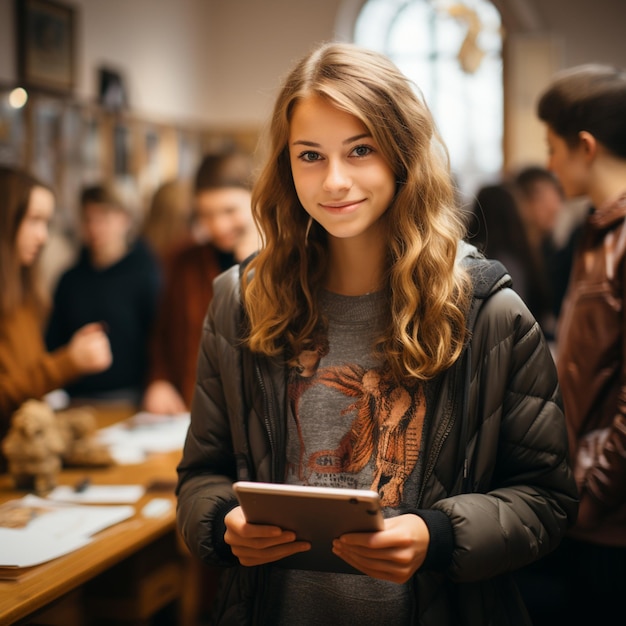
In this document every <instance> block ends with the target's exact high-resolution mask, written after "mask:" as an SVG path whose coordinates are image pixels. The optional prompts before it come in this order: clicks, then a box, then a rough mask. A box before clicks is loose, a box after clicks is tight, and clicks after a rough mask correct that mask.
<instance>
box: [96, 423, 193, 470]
mask: <svg viewBox="0 0 626 626" xmlns="http://www.w3.org/2000/svg"><path fill="white" fill-rule="evenodd" d="M189 421H190V418H189V413H181V414H178V415H157V414H156V413H147V412H145V411H142V412H140V413H137V414H135V415H133V416H132V417H130V418H129V419H127V420H124V421H123V422H118V423H117V424H113V425H112V426H108V427H107V428H102V429H100V430H99V431H98V439H99V440H100V441H101V442H102V443H104V444H106V445H108V447H109V451H110V452H111V455H112V456H113V458H114V459H115V460H116V462H117V463H119V464H121V465H124V464H131V463H141V462H142V461H143V460H144V459H145V456H146V454H149V453H151V452H172V451H175V450H180V449H182V447H183V445H184V443H185V437H186V436H187V430H188V428H189Z"/></svg>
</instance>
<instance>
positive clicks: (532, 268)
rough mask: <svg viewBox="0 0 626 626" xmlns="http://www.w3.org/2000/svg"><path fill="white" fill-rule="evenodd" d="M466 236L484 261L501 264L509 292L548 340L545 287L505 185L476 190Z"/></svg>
mask: <svg viewBox="0 0 626 626" xmlns="http://www.w3.org/2000/svg"><path fill="white" fill-rule="evenodd" d="M467 233H468V234H467V238H466V239H467V241H469V242H470V243H472V244H474V245H475V246H476V247H477V248H478V249H479V250H480V251H481V252H482V253H483V254H484V255H485V256H486V257H487V258H490V259H497V260H498V261H500V262H501V263H503V264H504V266H505V267H506V268H507V270H508V271H509V274H510V275H511V278H512V280H513V289H515V291H516V292H517V293H518V294H519V295H520V296H521V298H522V300H524V302H525V303H526V306H528V308H529V309H530V311H531V313H532V314H533V316H534V317H535V319H536V320H537V321H538V322H539V324H540V326H541V328H542V330H543V332H544V334H545V336H546V338H548V339H552V338H553V336H554V326H555V321H554V317H553V315H552V305H551V296H550V288H549V284H548V282H547V281H546V279H545V276H544V275H543V273H542V270H541V262H540V259H539V257H538V255H537V254H536V253H535V251H534V250H533V248H532V246H531V243H530V240H529V237H528V234H527V231H526V226H525V224H524V221H523V220H522V217H521V214H520V209H519V207H518V204H517V201H516V198H515V196H514V194H513V192H512V190H511V188H510V187H509V186H507V185H505V184H503V183H500V184H492V185H484V186H483V187H481V188H480V189H479V190H478V192H477V194H476V199H475V201H474V205H473V207H472V211H471V213H470V216H469V220H468V227H467Z"/></svg>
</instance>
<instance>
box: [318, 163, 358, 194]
mask: <svg viewBox="0 0 626 626" xmlns="http://www.w3.org/2000/svg"><path fill="white" fill-rule="evenodd" d="M351 185H352V180H351V178H350V175H349V173H348V171H347V167H346V165H345V164H343V163H342V162H341V161H339V160H336V159H329V160H328V167H327V170H326V177H325V178H324V191H331V192H332V191H334V192H336V191H344V190H346V189H349V188H350V186H351Z"/></svg>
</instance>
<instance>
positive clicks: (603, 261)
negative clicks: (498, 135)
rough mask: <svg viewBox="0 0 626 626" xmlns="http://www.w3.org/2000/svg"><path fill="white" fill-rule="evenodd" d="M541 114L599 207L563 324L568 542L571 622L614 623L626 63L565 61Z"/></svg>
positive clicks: (624, 343)
mask: <svg viewBox="0 0 626 626" xmlns="http://www.w3.org/2000/svg"><path fill="white" fill-rule="evenodd" d="M538 116H539V118H540V119H541V121H542V122H544V123H545V125H546V130H547V142H548V147H549V168H550V169H551V170H552V171H553V172H554V173H555V174H556V175H557V177H558V178H559V180H560V182H561V185H562V186H563V190H564V192H565V194H566V196H567V197H570V198H573V197H579V196H587V197H588V198H589V200H590V203H591V207H592V208H591V209H590V211H589V214H588V216H587V218H586V221H585V223H584V227H583V231H582V234H581V237H580V240H579V245H578V248H577V251H576V253H575V257H574V265H573V268H572V274H571V278H570V283H569V287H568V292H567V294H566V296H565V301H564V304H563V308H562V311H561V314H560V317H559V324H558V327H557V370H558V376H559V382H560V385H561V390H562V394H563V402H564V407H565V417H566V422H567V428H568V436H569V447H570V453H571V457H572V465H573V467H574V472H575V477H576V480H577V485H578V488H579V492H580V498H581V500H580V509H579V514H578V521H577V523H576V525H575V526H574V528H573V529H572V530H571V531H570V532H569V540H568V541H567V542H566V543H564V544H563V546H566V547H567V555H566V559H567V567H566V568H565V569H566V572H567V574H566V577H567V578H570V579H571V580H572V585H573V586H571V587H569V589H570V592H571V593H572V594H576V595H571V596H570V598H569V601H570V604H571V605H573V607H574V612H575V616H573V618H572V620H573V621H570V622H568V623H569V624H570V625H571V624H572V623H575V624H578V623H580V624H591V623H593V624H609V623H616V622H615V621H613V620H614V619H615V618H614V617H613V616H615V615H618V614H620V613H622V612H623V606H624V604H623V598H622V593H623V590H624V589H626V332H625V331H626V311H625V309H624V304H625V303H624V294H625V289H626V265H625V263H626V220H625V217H626V72H625V71H623V70H620V69H616V68H612V67H608V66H601V65H584V66H579V67H575V68H571V69H569V70H566V71H564V72H562V73H561V74H560V75H557V76H556V77H555V80H554V81H553V83H552V84H551V85H550V86H549V87H548V89H547V90H546V91H545V92H544V94H543V95H542V96H541V98H540V100H539V103H538ZM564 550H565V547H564V548H563V550H562V552H563V551H564ZM563 623H565V622H563Z"/></svg>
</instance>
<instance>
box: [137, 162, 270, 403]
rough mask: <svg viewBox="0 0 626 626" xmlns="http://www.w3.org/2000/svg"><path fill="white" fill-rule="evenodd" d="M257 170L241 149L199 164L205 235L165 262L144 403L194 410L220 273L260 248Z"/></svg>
mask: <svg viewBox="0 0 626 626" xmlns="http://www.w3.org/2000/svg"><path fill="white" fill-rule="evenodd" d="M252 174H253V169H252V158H251V156H250V155H248V154H245V153H243V152H238V151H232V152H226V153H220V154H209V155H206V156H205V157H204V159H203V160H202V163H201V164H200V167H199V168H198V171H197V173H196V177H195V182H194V208H193V219H194V233H195V236H196V239H198V240H199V241H198V242H194V243H192V244H191V245H188V246H185V247H183V248H182V249H180V250H178V251H177V252H176V253H174V254H172V256H171V257H170V259H169V260H168V261H167V263H166V266H165V269H164V272H165V286H164V292H163V297H162V301H161V304H160V310H159V314H158V319H157V322H156V328H155V332H154V336H153V339H152V355H151V367H150V377H149V380H150V382H149V384H148V386H147V388H146V390H145V393H144V397H143V406H144V408H145V409H146V410H148V411H150V412H152V413H164V414H176V413H183V412H186V411H188V410H189V406H190V404H191V397H192V395H193V389H194V386H195V382H196V359H197V353H198V345H199V343H200V337H201V334H202V322H203V320H204V316H205V314H206V311H207V307H208V305H209V302H210V301H211V297H212V295H213V279H214V278H215V277H216V276H217V275H218V274H220V273H221V272H222V271H224V270H225V269H228V268H229V267H231V266H232V265H234V264H235V263H237V262H239V261H242V260H243V259H245V258H246V257H247V256H248V255H250V254H251V253H252V252H254V251H255V250H256V249H257V247H258V235H257V230H256V227H255V225H254V221H253V219H252V213H251V208H250V194H251V187H252V182H253V181H252Z"/></svg>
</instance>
